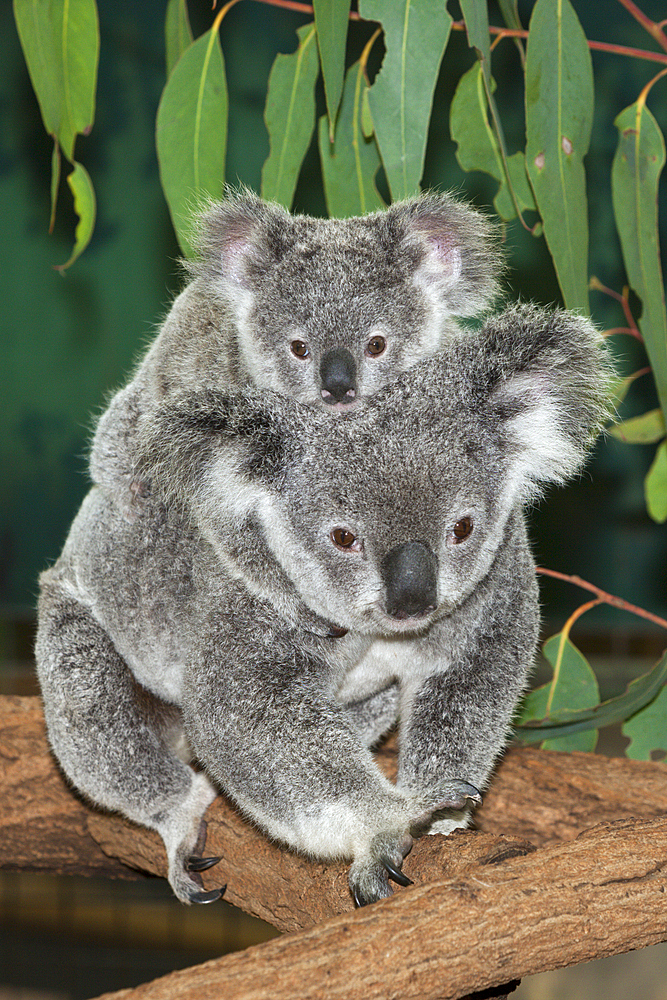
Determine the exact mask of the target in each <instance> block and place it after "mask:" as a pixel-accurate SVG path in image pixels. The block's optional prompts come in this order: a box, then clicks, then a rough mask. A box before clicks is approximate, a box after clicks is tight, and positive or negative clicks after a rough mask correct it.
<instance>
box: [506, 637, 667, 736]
mask: <svg viewBox="0 0 667 1000" xmlns="http://www.w3.org/2000/svg"><path fill="white" fill-rule="evenodd" d="M665 682H667V652H665V653H663V655H662V657H661V658H660V660H658V662H657V663H656V664H655V666H654V667H653V668H652V669H651V670H649V671H648V673H646V674H643V675H642V676H641V677H638V678H636V679H635V680H634V681H631V682H630V683H629V684H628V686H627V688H626V690H625V692H624V693H623V694H621V695H618V696H617V697H616V698H609V699H608V700H607V701H603V702H600V704H599V705H595V706H594V707H593V708H588V709H582V710H580V711H561V712H555V713H554V714H553V715H551V716H549V717H548V718H542V719H539V720H538V719H537V715H539V714H540V712H539V709H540V708H541V707H542V703H541V702H540V701H539V700H538V699H539V698H541V697H543V695H539V696H537V698H536V700H535V701H534V702H531V701H530V699H531V697H532V696H533V694H534V692H532V691H531V692H530V694H529V695H528V696H527V698H526V704H527V705H528V710H527V711H526V710H524V711H523V713H522V714H521V716H520V718H519V720H518V722H517V724H516V729H517V732H516V734H515V735H516V738H517V739H518V740H519V741H520V742H521V743H540V742H541V741H542V740H544V739H546V738H555V737H558V736H566V735H570V734H571V733H580V732H583V731H584V730H586V729H601V728H602V727H603V726H611V725H613V724H614V723H617V722H622V721H623V720H624V719H629V718H630V717H631V716H632V715H634V714H635V712H638V711H639V710H640V709H642V708H644V706H645V705H648V704H649V702H651V701H652V700H653V699H654V698H655V696H656V695H657V693H658V691H660V689H661V688H662V687H663V685H664V684H665ZM546 686H547V687H549V685H546ZM541 690H542V689H541V688H538V689H537V691H538V692H539V691H541Z"/></svg>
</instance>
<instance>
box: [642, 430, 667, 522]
mask: <svg viewBox="0 0 667 1000" xmlns="http://www.w3.org/2000/svg"><path fill="white" fill-rule="evenodd" d="M644 491H645V493H646V507H647V510H648V512H649V514H650V515H651V517H652V518H653V520H654V521H657V522H658V524H663V523H664V522H665V521H667V441H663V442H662V444H661V445H660V446H659V448H658V450H657V451H656V453H655V458H654V459H653V462H652V464H651V468H650V469H649V470H648V474H647V476H646V479H645V480H644Z"/></svg>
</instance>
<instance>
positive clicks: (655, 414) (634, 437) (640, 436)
mask: <svg viewBox="0 0 667 1000" xmlns="http://www.w3.org/2000/svg"><path fill="white" fill-rule="evenodd" d="M607 433H608V434H610V435H611V436H612V437H615V438H618V439H619V441H626V442H627V443H628V444H654V443H655V442H656V441H662V439H663V438H664V436H665V418H664V417H663V415H662V410H649V411H648V413H643V414H642V415H641V416H640V417H631V418H630V419H629V420H623V421H622V422H621V423H620V424H612V425H611V427H608V428H607Z"/></svg>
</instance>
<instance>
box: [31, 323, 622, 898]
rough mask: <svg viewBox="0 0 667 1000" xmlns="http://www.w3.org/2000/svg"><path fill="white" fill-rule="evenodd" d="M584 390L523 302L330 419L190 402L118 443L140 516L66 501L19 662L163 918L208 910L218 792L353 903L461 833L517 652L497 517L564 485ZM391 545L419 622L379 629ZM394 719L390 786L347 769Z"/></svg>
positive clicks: (521, 667) (217, 396) (174, 405)
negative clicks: (149, 841) (147, 850)
mask: <svg viewBox="0 0 667 1000" xmlns="http://www.w3.org/2000/svg"><path fill="white" fill-rule="evenodd" d="M609 378H610V366H609V362H608V359H607V355H606V353H605V351H604V349H603V347H602V345H601V343H600V338H599V336H598V335H597V333H596V332H595V330H594V329H593V327H592V326H591V325H590V324H589V323H588V321H586V320H584V319H582V318H579V317H577V316H574V315H572V314H568V313H558V312H556V313H546V312H544V311H541V310H538V309H535V308H533V307H529V306H522V307H514V308H511V309H508V310H507V311H506V312H504V313H503V314H502V315H501V316H499V317H496V318H494V319H492V320H490V321H489V322H487V324H486V326H485V327H484V328H483V330H481V331H480V332H479V333H476V334H470V335H468V336H467V337H465V338H461V339H455V340H453V341H452V342H451V344H450V345H449V346H448V347H447V348H446V350H445V351H443V352H441V353H439V354H438V355H436V356H434V357H432V358H430V359H429V360H428V361H425V362H421V363H419V364H417V365H415V366H414V367H413V368H412V369H411V371H409V372H408V373H406V374H404V375H402V376H401V377H400V378H399V379H398V380H397V381H395V382H394V383H391V384H390V385H388V386H387V387H385V388H384V389H383V390H381V391H380V392H379V393H377V394H376V395H375V396H374V397H373V398H371V399H370V400H369V401H368V403H367V405H366V406H365V407H363V408H361V409H358V410H356V411H355V412H353V413H351V414H349V415H345V416H341V417H340V418H339V419H332V418H331V417H330V416H328V415H327V414H326V413H325V412H323V411H321V410H319V409H317V408H313V407H312V406H308V405H304V404H300V403H298V402H296V401H294V400H290V399H286V398H284V397H281V396H280V395H278V394H275V393H272V392H271V391H264V392H259V391H257V390H235V391H227V392H220V391H217V390H215V389H211V388H209V389H205V390H204V391H202V392H191V391H184V392H181V393H180V394H179V395H178V396H175V395H170V398H169V399H168V400H167V401H166V402H165V403H164V404H163V405H161V406H159V407H157V408H156V409H155V411H154V412H153V414H152V415H151V418H150V420H147V421H144V422H143V424H142V426H141V428H140V431H139V432H138V437H137V440H136V447H137V455H138V458H137V463H136V467H135V468H133V470H132V474H133V475H134V476H136V477H138V479H139V480H140V481H142V482H145V483H147V484H148V487H149V488H148V490H147V493H146V497H145V499H144V501H143V503H142V504H141V505H140V506H139V508H138V509H137V510H136V513H135V516H134V518H132V519H128V517H127V516H126V510H125V503H124V501H123V500H122V498H119V491H118V487H117V484H113V483H112V484H111V486H110V487H108V486H106V485H104V484H99V485H96V486H95V487H94V488H93V489H92V490H91V492H90V494H89V496H88V497H87V498H86V500H85V501H84V503H83V506H82V508H81V511H80V513H79V515H78V516H77V518H76V520H75V522H74V524H73V526H72V530H71V533H70V536H69V538H68V540H67V542H66V545H65V548H64V551H63V553H62V555H61V557H60V559H59V560H58V562H57V563H56V564H55V565H54V566H53V568H51V569H49V570H47V571H46V572H45V573H43V574H42V577H41V597H40V602H39V630H38V638H37V662H38V671H39V678H40V683H41V686H42V692H43V698H44V708H45V715H46V720H47V727H48V732H49V737H50V740H51V744H52V747H53V750H54V752H55V754H56V756H57V758H58V759H59V761H60V763H61V765H62V767H63V769H64V771H65V773H66V774H67V775H68V776H69V778H70V779H71V781H72V782H73V783H74V785H75V786H76V787H77V788H78V789H79V790H80V791H81V792H82V793H84V794H85V795H87V796H88V797H89V798H90V799H91V800H92V801H93V802H96V803H98V804H99V805H101V806H103V807H104V808H107V809H115V810H118V811H120V812H122V813H123V814H125V815H126V816H129V817H130V818H131V819H133V820H135V821H137V822H139V823H142V824H144V825H145V826H148V827H151V828H153V829H156V830H158V831H159V832H160V834H161V835H162V837H163V839H164V841H165V845H166V849H167V854H168V858H169V879H170V882H171V884H172V886H173V888H174V891H175V893H176V895H177V896H178V897H179V898H180V899H182V900H184V901H185V902H188V901H192V900H195V901H202V900H205V899H207V898H209V897H207V896H206V897H202V896H201V894H200V891H199V888H198V886H197V883H196V879H197V876H196V875H193V874H192V873H191V872H188V871H187V870H186V869H187V859H188V857H189V856H190V855H191V854H192V853H193V852H195V853H196V849H197V843H198V841H200V839H201V829H202V827H201V818H202V816H203V814H204V811H205V809H206V807H207V805H208V804H209V802H210V801H211V799H212V798H213V796H214V794H215V790H216V789H217V788H221V789H223V790H224V791H225V792H226V793H227V794H228V795H229V796H230V797H231V798H232V799H233V800H234V801H235V802H236V803H237V804H238V806H239V807H240V808H241V809H242V810H243V812H244V813H245V814H246V815H247V816H249V817H250V818H251V819H252V820H254V821H255V822H256V823H258V824H259V825H260V827H261V828H262V829H263V830H265V831H266V832H267V834H268V835H269V836H272V837H274V838H276V839H278V840H279V841H281V842H283V843H285V844H287V845H288V846H290V847H291V848H293V849H295V850H298V851H302V852H304V853H306V854H308V855H310V856H313V857H318V858H335V857H340V858H349V859H350V860H351V861H352V867H351V869H350V884H351V888H352V891H353V893H354V896H355V898H356V899H357V901H358V902H360V903H366V902H370V901H372V900H375V899H378V898H381V897H382V896H386V895H389V894H390V889H389V885H388V877H392V878H396V879H397V880H400V879H401V878H402V876H401V874H400V866H401V863H402V860H403V857H404V855H405V854H406V852H407V851H408V850H409V847H410V844H411V837H412V836H414V835H419V834H421V833H423V832H424V831H425V830H430V831H431V832H437V831H440V832H449V831H450V830H452V829H453V828H455V827H457V826H463V825H465V824H466V822H467V819H468V812H469V809H468V806H469V803H470V801H471V800H474V799H475V798H476V795H475V789H474V788H473V789H470V785H472V786H475V787H476V788H483V787H484V786H485V785H486V783H487V781H488V779H489V775H490V772H491V769H492V767H493V764H494V761H495V760H496V757H497V755H498V753H499V752H500V750H501V748H502V746H503V744H504V742H505V740H506V734H507V730H508V726H509V723H510V719H511V716H512V712H513V709H514V706H515V704H516V700H517V698H518V697H519V695H520V693H521V691H522V690H523V688H524V685H525V683H526V677H527V673H528V671H529V669H530V666H531V663H532V659H533V655H534V649H535V643H536V639H537V631H538V601H537V588H536V583H535V576H534V567H533V562H532V559H531V555H530V550H529V546H528V543H527V540H526V530H525V524H524V517H523V513H522V508H523V505H524V503H525V501H526V500H528V499H531V498H533V497H535V496H536V495H537V494H538V492H539V490H540V489H541V488H543V487H544V485H545V484H547V483H549V482H553V481H558V482H560V481H563V480H564V479H565V478H567V477H569V476H571V475H573V474H574V473H575V472H576V471H577V470H578V469H579V468H580V467H581V465H582V462H583V461H584V458H585V456H586V453H587V451H588V449H589V447H590V445H591V443H592V441H593V439H594V437H595V435H596V434H597V432H598V431H599V429H600V427H601V425H602V423H603V421H604V419H605V416H606V413H607V389H608V383H609ZM466 518H469V519H471V520H472V523H473V530H472V533H470V534H469V535H468V536H467V537H463V538H462V540H459V539H458V538H457V532H458V533H459V535H463V536H465V534H466V531H467V530H468V528H469V526H470V522H469V521H466V520H465V519H466ZM341 532H342V534H341ZM345 532H347V533H348V534H345ZM355 538H356V541H355V540H354V539H355ZM334 540H337V541H338V543H340V544H342V543H344V544H345V545H346V546H347V547H346V548H340V547H337V545H336V544H334ZM406 546H407V547H406ZM413 549H414V550H415V551H417V550H419V552H423V551H425V550H426V551H428V552H430V553H431V554H432V558H431V557H429V558H428V559H421V561H420V562H419V567H418V568H417V570H416V578H417V583H416V584H414V580H413V579H412V577H411V576H410V573H409V570H410V566H408V567H407V570H408V572H407V574H406V579H407V581H408V583H407V584H406V585H407V586H408V588H409V587H412V588H413V590H412V592H411V599H412V597H414V596H415V595H416V600H417V601H418V602H419V601H420V600H422V605H421V607H419V608H418V609H417V611H416V612H415V611H414V610H413V614H412V617H410V616H408V617H405V615H403V616H402V615H401V609H400V608H398V609H396V608H395V609H394V611H393V614H389V613H388V611H387V592H388V591H389V590H390V589H392V592H393V593H394V594H396V592H397V590H400V588H397V587H396V579H395V574H396V573H397V572H398V573H399V574H400V573H403V572H404V570H405V566H404V565H403V564H404V563H405V559H408V561H409V559H410V553H411V552H412V551H413ZM397 550H398V551H399V552H400V553H401V558H400V559H395V558H388V555H389V554H391V553H396V551H397ZM406 553H407V555H406ZM404 557H405V558H404ZM399 564H400V566H401V569H400V570H396V568H395V567H396V566H397V565H399ZM433 573H435V588H436V600H435V606H434V607H431V606H430V603H429V602H430V600H431V598H430V597H429V596H427V595H428V593H429V592H430V588H431V584H432V582H433V581H432V575H433ZM422 577H423V579H422ZM401 583H405V580H402V581H401ZM413 584H414V586H413ZM299 609H304V612H305V613H304V615H303V616H302V617H299ZM309 615H311V616H312V619H313V620H314V621H316V622H318V623H320V624H321V625H322V626H323V627H322V628H313V626H312V621H311V618H310V617H308V616H309ZM327 633H328V634H327ZM399 717H400V758H399V773H398V782H397V784H396V785H393V784H391V783H390V782H389V781H387V780H386V779H385V778H384V777H383V776H382V775H381V773H380V772H379V770H378V769H377V767H376V765H375V763H374V761H373V758H372V756H371V753H370V749H369V748H370V746H371V745H372V744H373V743H374V742H375V741H376V740H377V739H378V738H379V737H380V736H381V735H382V733H383V732H385V731H386V730H387V728H388V727H389V726H390V725H392V724H393V723H394V722H395V721H396V720H397V718H399ZM188 750H189V752H190V753H191V754H192V755H193V757H194V758H195V759H196V760H197V761H199V763H200V765H201V766H202V767H203V771H202V772H199V773H195V771H193V770H192V769H191V767H190V766H189V765H188V764H187V763H185V762H184V760H187V759H188ZM466 783H468V784H466ZM392 873H393V874H392Z"/></svg>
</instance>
